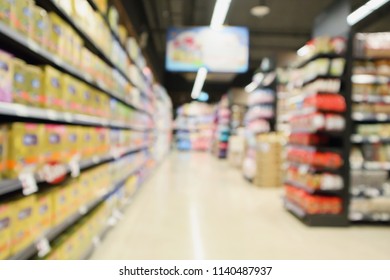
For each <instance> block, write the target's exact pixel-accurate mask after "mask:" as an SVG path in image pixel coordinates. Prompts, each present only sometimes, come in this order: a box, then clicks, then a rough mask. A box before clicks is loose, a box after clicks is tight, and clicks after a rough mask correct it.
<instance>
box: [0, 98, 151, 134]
mask: <svg viewBox="0 0 390 280" xmlns="http://www.w3.org/2000/svg"><path fill="white" fill-rule="evenodd" d="M2 115H3V116H11V117H16V118H20V119H23V120H26V121H29V120H32V119H33V120H45V121H50V122H57V123H66V124H77V125H88V126H98V127H111V128H121V129H130V130H137V131H147V130H148V129H142V128H139V127H136V126H133V125H127V124H126V123H124V122H121V121H110V120H107V119H105V118H100V117H94V116H89V115H83V114H74V113H69V112H59V111H55V110H51V109H42V108H36V107H31V106H26V105H22V104H16V103H5V102H0V116H2Z"/></svg>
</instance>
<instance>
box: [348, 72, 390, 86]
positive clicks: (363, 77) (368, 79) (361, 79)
mask: <svg viewBox="0 0 390 280" xmlns="http://www.w3.org/2000/svg"><path fill="white" fill-rule="evenodd" d="M389 82H390V77H387V76H380V75H372V74H354V75H352V83H354V84H362V85H367V84H373V85H383V84H388V83H389Z"/></svg>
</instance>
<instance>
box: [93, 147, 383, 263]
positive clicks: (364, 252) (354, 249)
mask: <svg viewBox="0 0 390 280" xmlns="http://www.w3.org/2000/svg"><path fill="white" fill-rule="evenodd" d="M281 196H282V190H281V189H275V188H270V189H260V188H257V187H254V186H252V185H250V184H249V183H247V182H246V181H244V180H243V178H242V175H241V172H240V171H239V170H237V169H234V168H232V167H230V166H229V165H228V163H227V162H226V161H221V160H218V159H216V158H214V157H212V156H211V155H209V154H206V153H172V154H171V155H170V156H169V157H168V158H167V160H166V161H165V162H164V163H163V164H162V165H161V166H160V167H159V168H158V169H157V170H156V172H155V174H153V175H152V177H151V178H150V179H149V180H148V181H147V182H146V183H145V185H144V186H143V187H142V189H141V190H140V192H139V193H138V194H137V195H136V197H135V198H134V200H133V203H132V204H131V205H130V206H129V207H128V209H127V210H126V214H125V217H124V219H123V220H121V221H120V223H119V224H118V225H117V226H116V227H115V228H114V229H113V230H112V231H111V232H110V233H109V234H108V236H107V238H106V239H105V240H104V241H103V243H102V244H101V246H100V247H99V248H98V249H97V250H96V251H95V253H94V255H93V256H92V259H390V227H384V226H352V227H349V228H309V227H307V226H305V225H303V224H302V223H301V222H300V221H298V220H297V219H296V218H295V217H293V216H292V215H291V214H289V213H288V212H286V211H285V210H284V208H283V206H282V201H281Z"/></svg>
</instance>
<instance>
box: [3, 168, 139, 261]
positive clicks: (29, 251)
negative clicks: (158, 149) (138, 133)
mask: <svg viewBox="0 0 390 280" xmlns="http://www.w3.org/2000/svg"><path fill="white" fill-rule="evenodd" d="M145 164H146V162H144V163H143V164H141V165H140V166H139V167H137V168H135V169H134V170H132V171H131V172H128V173H127V174H126V176H124V177H123V179H121V180H119V181H118V182H116V183H115V184H114V186H113V187H112V188H111V189H110V190H109V191H108V192H106V193H105V194H102V195H101V196H100V197H99V198H98V199H96V200H95V201H93V202H91V203H88V204H87V205H85V206H82V207H80V209H79V210H78V211H77V212H76V213H75V214H73V215H71V216H70V217H68V218H67V219H66V220H65V221H64V222H62V223H61V224H60V225H58V226H55V227H54V228H52V229H50V230H49V231H47V232H46V233H44V234H43V236H42V237H44V238H46V239H47V240H48V241H49V242H51V241H53V240H54V239H56V238H57V237H58V236H59V235H61V233H63V232H64V231H65V230H67V229H68V228H70V227H71V226H73V225H74V224H75V223H76V222H78V221H79V220H80V219H81V218H82V217H84V216H85V215H87V214H88V213H90V212H91V211H92V210H93V209H95V208H96V207H97V206H98V205H99V204H100V203H102V202H103V201H104V200H105V199H106V198H107V196H109V195H110V194H112V193H114V192H115V191H116V190H118V188H120V187H122V186H123V184H124V183H125V181H126V180H127V178H129V177H130V176H131V175H133V174H135V173H136V172H138V171H139V170H141V169H142V168H143V167H144V166H145ZM37 253H38V251H37V248H36V245H35V244H31V245H30V246H28V247H27V248H26V249H24V250H23V251H21V252H20V253H17V254H15V255H13V256H11V257H9V258H8V259H10V260H26V259H29V258H31V257H33V256H34V255H35V254H37Z"/></svg>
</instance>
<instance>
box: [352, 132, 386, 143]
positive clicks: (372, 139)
mask: <svg viewBox="0 0 390 280" xmlns="http://www.w3.org/2000/svg"><path fill="white" fill-rule="evenodd" d="M351 142H352V143H354V144H362V143H390V137H382V136H379V135H369V136H363V135H359V134H353V135H351Z"/></svg>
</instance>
